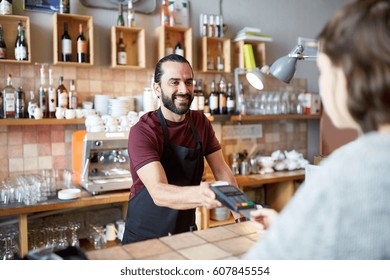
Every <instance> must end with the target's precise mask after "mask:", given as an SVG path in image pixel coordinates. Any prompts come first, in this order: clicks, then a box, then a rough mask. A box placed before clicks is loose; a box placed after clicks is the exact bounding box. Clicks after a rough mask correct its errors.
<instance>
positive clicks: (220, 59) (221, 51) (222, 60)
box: [217, 42, 224, 71]
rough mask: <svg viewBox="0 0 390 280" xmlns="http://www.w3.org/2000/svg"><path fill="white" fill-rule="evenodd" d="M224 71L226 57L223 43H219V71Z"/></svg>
mask: <svg viewBox="0 0 390 280" xmlns="http://www.w3.org/2000/svg"><path fill="white" fill-rule="evenodd" d="M223 69H224V57H223V49H222V43H221V42H219V43H218V55H217V71H223Z"/></svg>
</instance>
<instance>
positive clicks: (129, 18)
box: [127, 0, 135, 27]
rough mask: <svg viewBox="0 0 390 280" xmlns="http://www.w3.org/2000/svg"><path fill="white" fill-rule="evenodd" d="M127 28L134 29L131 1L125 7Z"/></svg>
mask: <svg viewBox="0 0 390 280" xmlns="http://www.w3.org/2000/svg"><path fill="white" fill-rule="evenodd" d="M127 26H129V27H135V10H134V7H133V0H129V2H128V6H127Z"/></svg>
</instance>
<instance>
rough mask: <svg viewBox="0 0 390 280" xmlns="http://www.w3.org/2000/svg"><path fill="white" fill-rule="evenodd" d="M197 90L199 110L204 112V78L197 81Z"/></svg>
mask: <svg viewBox="0 0 390 280" xmlns="http://www.w3.org/2000/svg"><path fill="white" fill-rule="evenodd" d="M196 92H197V95H198V110H199V111H202V112H204V104H205V96H204V94H203V90H202V80H201V79H199V80H198V81H197V82H196Z"/></svg>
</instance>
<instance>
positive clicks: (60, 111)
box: [56, 107, 66, 119]
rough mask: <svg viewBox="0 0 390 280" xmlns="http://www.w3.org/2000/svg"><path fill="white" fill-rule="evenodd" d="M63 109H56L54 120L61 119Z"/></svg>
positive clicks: (63, 112)
mask: <svg viewBox="0 0 390 280" xmlns="http://www.w3.org/2000/svg"><path fill="white" fill-rule="evenodd" d="M65 110H66V109H65V108H62V107H57V108H56V118H57V119H63V118H64V116H65Z"/></svg>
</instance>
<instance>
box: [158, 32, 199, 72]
mask: <svg viewBox="0 0 390 280" xmlns="http://www.w3.org/2000/svg"><path fill="white" fill-rule="evenodd" d="M156 36H157V59H158V60H160V59H161V58H163V57H164V56H166V55H167V54H168V53H167V49H169V48H172V52H174V50H175V46H176V44H177V41H178V37H179V36H180V37H181V43H182V47H183V49H184V57H185V58H186V59H187V60H188V62H189V63H190V64H191V65H192V28H190V27H179V26H159V27H157V29H156Z"/></svg>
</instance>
